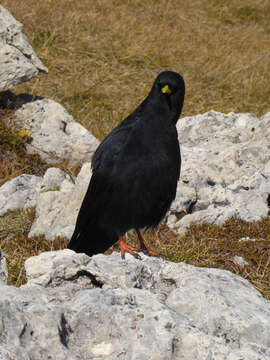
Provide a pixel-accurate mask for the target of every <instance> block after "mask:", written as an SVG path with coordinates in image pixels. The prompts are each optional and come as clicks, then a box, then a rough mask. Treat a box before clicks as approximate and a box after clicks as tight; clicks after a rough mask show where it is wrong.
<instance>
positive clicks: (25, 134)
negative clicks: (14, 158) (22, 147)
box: [18, 129, 31, 137]
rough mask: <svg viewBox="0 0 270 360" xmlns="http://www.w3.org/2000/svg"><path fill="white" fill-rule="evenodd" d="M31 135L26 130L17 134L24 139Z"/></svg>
mask: <svg viewBox="0 0 270 360" xmlns="http://www.w3.org/2000/svg"><path fill="white" fill-rule="evenodd" d="M30 134H31V131H30V130H26V129H22V130H20V131H19V132H18V135H19V136H20V137H25V136H29V135H30Z"/></svg>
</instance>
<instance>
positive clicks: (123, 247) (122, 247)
mask: <svg viewBox="0 0 270 360" xmlns="http://www.w3.org/2000/svg"><path fill="white" fill-rule="evenodd" d="M118 239H119V248H120V250H121V257H122V259H124V258H125V252H126V251H127V252H128V253H130V254H131V255H133V256H134V257H135V258H136V259H141V257H140V255H139V254H137V253H136V251H138V250H139V249H137V248H135V247H133V246H129V245H127V244H126V242H125V240H124V239H123V236H122V235H120V234H118Z"/></svg>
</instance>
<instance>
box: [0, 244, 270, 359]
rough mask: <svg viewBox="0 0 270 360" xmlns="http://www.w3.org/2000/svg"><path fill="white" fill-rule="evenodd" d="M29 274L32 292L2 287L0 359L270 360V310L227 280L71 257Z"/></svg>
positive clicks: (211, 272) (243, 285)
mask: <svg viewBox="0 0 270 360" xmlns="http://www.w3.org/2000/svg"><path fill="white" fill-rule="evenodd" d="M25 266H26V272H27V277H28V283H27V284H26V285H24V286H22V287H21V288H14V287H11V286H4V285H0V309H1V311H0V328H1V326H2V328H4V329H5V337H3V338H2V339H1V344H0V355H1V354H8V353H12V354H13V356H14V357H15V358H16V359H30V358H31V359H33V360H43V359H48V358H51V359H56V360H58V359H61V360H62V359H74V360H75V359H92V358H93V359H110V360H113V359H127V360H128V359H142V360H148V359H150V360H154V359H155V360H163V359H182V360H201V359H209V360H210V359H215V360H227V359H229V360H239V359H245V360H268V359H269V358H270V343H269V339H270V302H269V301H267V300H266V299H264V298H263V297H262V296H261V294H260V293H259V292H258V291H257V290H256V289H255V288H254V287H253V286H252V285H251V284H249V282H248V281H246V280H244V279H242V278H240V277H239V276H236V275H233V274H232V273H230V272H228V271H224V270H218V269H207V268H198V267H193V266H191V265H187V264H184V263H178V264H176V263H170V262H167V261H162V260H160V259H157V258H151V257H147V256H145V255H143V254H142V261H139V260H137V259H135V258H133V257H132V256H130V255H129V254H128V255H127V256H126V260H125V261H123V260H121V257H120V254H119V253H113V254H112V255H110V256H104V255H97V256H94V257H92V258H89V257H87V256H86V255H84V254H75V253H74V252H73V251H71V250H62V251H54V252H47V253H43V254H40V255H39V256H38V257H34V258H30V259H28V260H27V261H26V264H25ZM2 328H1V330H2Z"/></svg>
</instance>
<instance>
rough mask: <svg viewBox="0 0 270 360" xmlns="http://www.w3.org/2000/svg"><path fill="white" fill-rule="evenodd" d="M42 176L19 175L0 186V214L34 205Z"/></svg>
mask: <svg viewBox="0 0 270 360" xmlns="http://www.w3.org/2000/svg"><path fill="white" fill-rule="evenodd" d="M41 183H42V178H41V177H39V176H35V175H27V174H23V175H20V176H18V177H16V178H14V179H12V180H10V181H7V182H6V183H5V184H4V185H2V186H1V187H0V216H2V215H4V214H5V213H6V212H8V211H12V210H18V209H27V208H30V207H34V206H36V201H37V195H38V193H39V191H40V184H41Z"/></svg>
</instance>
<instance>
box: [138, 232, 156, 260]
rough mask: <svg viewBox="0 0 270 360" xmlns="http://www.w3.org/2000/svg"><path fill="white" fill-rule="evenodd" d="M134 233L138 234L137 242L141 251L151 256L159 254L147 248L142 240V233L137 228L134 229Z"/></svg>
mask: <svg viewBox="0 0 270 360" xmlns="http://www.w3.org/2000/svg"><path fill="white" fill-rule="evenodd" d="M136 233H137V236H138V239H139V242H140V250H141V251H143V252H144V253H146V254H148V255H151V256H159V254H158V253H156V252H155V251H151V250H148V249H147V247H146V245H145V243H144V241H143V237H142V234H141V233H140V231H139V230H138V229H136Z"/></svg>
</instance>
